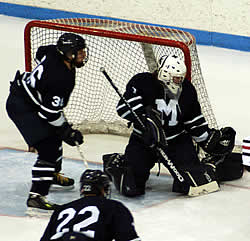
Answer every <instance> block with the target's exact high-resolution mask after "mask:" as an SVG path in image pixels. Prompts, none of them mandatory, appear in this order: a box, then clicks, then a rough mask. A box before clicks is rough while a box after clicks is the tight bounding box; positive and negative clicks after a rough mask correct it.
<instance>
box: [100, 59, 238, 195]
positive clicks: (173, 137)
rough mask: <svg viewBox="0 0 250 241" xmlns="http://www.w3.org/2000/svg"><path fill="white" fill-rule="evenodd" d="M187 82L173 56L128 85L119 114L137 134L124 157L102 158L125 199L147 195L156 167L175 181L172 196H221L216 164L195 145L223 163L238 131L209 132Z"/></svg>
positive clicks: (182, 70)
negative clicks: (162, 167) (201, 157)
mask: <svg viewBox="0 0 250 241" xmlns="http://www.w3.org/2000/svg"><path fill="white" fill-rule="evenodd" d="M185 77H186V66H185V62H184V60H183V59H181V58H179V57H177V56H175V55H171V56H162V58H161V59H160V60H159V63H158V70H157V71H155V72H154V73H149V72H146V73H139V74H136V75H135V76H134V77H132V79H131V80H130V81H129V82H128V84H127V86H126V91H125V93H124V95H123V98H121V99H120V101H119V103H118V105H117V113H118V115H120V116H121V117H122V118H124V119H126V120H128V121H130V122H131V123H133V132H132V134H131V136H130V139H129V143H128V145H127V147H126V150H125V154H124V155H120V154H113V155H104V156H103V161H104V170H105V171H106V172H107V173H108V174H109V175H110V176H111V178H112V180H113V181H114V183H115V186H116V188H117V189H118V190H119V191H120V192H121V193H122V194H123V195H126V196H138V195H142V194H144V193H145V185H146V182H147V180H148V178H149V175H150V170H151V169H152V168H153V166H154V165H155V163H157V162H159V163H162V164H163V165H165V166H166V167H167V168H168V170H169V171H170V173H171V175H172V176H173V178H174V183H173V191H174V192H179V193H184V194H187V195H190V196H197V195H200V194H203V193H210V192H214V191H218V190H219V184H218V177H217V172H216V165H215V162H214V161H210V162H209V161H208V159H206V161H202V162H201V161H200V160H199V158H198V154H197V150H196V148H195V144H194V143H196V144H197V145H198V146H200V147H202V148H203V149H204V151H205V152H207V153H209V154H211V155H212V156H216V157H220V159H221V160H223V161H224V162H225V161H226V159H227V156H228V155H230V153H231V152H232V149H233V147H234V141H235V131H234V130H233V129H232V128H231V127H226V128H222V129H221V130H215V129H210V128H209V127H208V124H207V122H206V120H205V118H204V116H203V114H202V113H201V107H200V104H199V101H198V98H197V93H196V90H195V88H194V86H193V85H192V83H191V82H190V81H189V80H188V79H186V78H185ZM217 159H218V158H217ZM239 172H241V170H239ZM239 175H240V174H239Z"/></svg>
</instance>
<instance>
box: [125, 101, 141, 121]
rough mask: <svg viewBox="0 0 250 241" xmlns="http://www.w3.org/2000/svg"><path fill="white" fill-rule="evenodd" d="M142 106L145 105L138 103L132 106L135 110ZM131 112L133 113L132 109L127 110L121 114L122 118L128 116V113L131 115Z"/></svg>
mask: <svg viewBox="0 0 250 241" xmlns="http://www.w3.org/2000/svg"><path fill="white" fill-rule="evenodd" d="M140 107H143V105H142V104H138V105H136V106H134V107H133V108H132V110H133V111H135V110H137V109H139V108H140ZM130 113H131V111H130V110H128V111H126V112H125V113H124V114H123V115H121V117H122V118H125V117H126V116H127V115H129V114H130Z"/></svg>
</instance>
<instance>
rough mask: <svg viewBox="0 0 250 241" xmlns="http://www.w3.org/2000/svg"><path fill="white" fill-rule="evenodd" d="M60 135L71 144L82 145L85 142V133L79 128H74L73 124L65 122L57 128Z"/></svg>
mask: <svg viewBox="0 0 250 241" xmlns="http://www.w3.org/2000/svg"><path fill="white" fill-rule="evenodd" d="M56 132H57V134H58V136H59V137H60V138H61V139H62V140H63V141H64V142H66V143H67V144H68V145H70V146H76V144H79V145H81V144H82V143H83V135H82V133H81V132H80V131H79V130H74V129H73V128H72V125H70V124H69V123H68V122H65V123H64V124H63V125H62V126H61V127H58V129H57V131H56Z"/></svg>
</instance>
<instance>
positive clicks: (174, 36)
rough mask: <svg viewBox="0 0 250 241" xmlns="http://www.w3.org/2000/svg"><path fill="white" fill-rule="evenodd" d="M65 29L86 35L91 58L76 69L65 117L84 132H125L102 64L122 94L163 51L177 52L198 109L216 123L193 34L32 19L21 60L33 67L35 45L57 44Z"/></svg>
mask: <svg viewBox="0 0 250 241" xmlns="http://www.w3.org/2000/svg"><path fill="white" fill-rule="evenodd" d="M64 32H74V33H77V34H80V35H82V36H83V38H85V40H86V43H87V46H88V48H89V61H88V63H87V64H86V66H85V67H83V68H80V69H77V78H76V85H75V89H74V91H73V93H72V95H71V98H70V101H69V103H68V106H67V107H66V108H65V115H66V117H67V118H68V120H69V122H71V123H73V124H74V125H75V126H76V127H78V128H79V129H80V130H81V131H82V132H83V133H85V134H86V133H109V134H118V135H128V134H129V133H130V129H128V128H127V123H126V121H125V120H123V119H121V118H120V117H119V116H118V115H117V113H116V105H117V103H118V100H119V96H118V95H117V94H116V92H115V91H114V89H113V88H112V87H111V86H110V84H109V82H108V81H107V80H106V79H105V78H104V76H103V74H102V73H101V72H100V71H99V70H100V68H101V67H104V68H105V69H106V71H107V72H108V73H109V75H110V76H111V78H112V79H113V82H114V83H115V85H116V86H117V88H118V89H119V90H120V92H121V93H123V92H124V91H125V87H126V84H127V82H128V81H129V80H130V78H131V77H132V76H133V75H135V74H136V73H139V72H145V71H150V72H152V71H154V70H155V69H156V67H157V65H156V60H157V59H158V58H159V57H161V56H162V55H168V54H175V55H178V56H179V57H181V58H182V59H184V60H185V63H186V65H187V78H188V79H189V80H190V81H192V83H193V84H194V86H195V88H196V90H197V93H198V98H199V101H200V103H201V108H202V112H203V114H204V116H205V118H206V120H207V122H208V124H209V126H210V127H214V128H215V127H217V122H216V119H215V116H214V113H213V110H212V108H211V104H210V101H209V98H208V94H207V90H206V86H205V82H204V80H203V77H202V73H201V68H200V63H199V58H198V53H197V49H196V41H195V38H194V36H193V35H191V34H190V33H188V32H184V31H181V30H177V29H170V28H165V27H158V26H153V25H147V24H137V23H132V22H126V21H116V20H106V19H90V18H74V19H53V20H46V21H31V22H29V23H28V24H27V25H26V28H25V64H26V71H31V70H32V69H33V68H34V67H35V66H36V62H35V61H34V59H35V53H36V50H37V49H38V47H39V46H41V45H49V44H56V42H57V40H58V38H59V37H60V35H61V34H63V33H64Z"/></svg>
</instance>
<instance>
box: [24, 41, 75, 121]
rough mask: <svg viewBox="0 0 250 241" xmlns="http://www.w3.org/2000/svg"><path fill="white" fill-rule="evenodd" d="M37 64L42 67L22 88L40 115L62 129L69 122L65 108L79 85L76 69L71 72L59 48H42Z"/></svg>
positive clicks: (36, 69) (38, 67)
mask: <svg viewBox="0 0 250 241" xmlns="http://www.w3.org/2000/svg"><path fill="white" fill-rule="evenodd" d="M36 60H37V62H38V65H37V66H36V68H35V69H34V70H33V71H32V72H31V74H30V75H29V77H28V78H25V79H23V80H22V85H23V87H24V89H25V91H26V92H27V94H28V95H29V97H30V98H31V100H32V101H33V102H34V103H35V105H36V106H37V113H38V115H39V116H40V117H41V118H43V119H46V120H47V121H48V122H49V123H50V124H51V125H53V126H61V125H62V124H63V123H64V122H65V121H66V120H65V118H64V115H63V108H64V107H65V106H66V105H67V103H68V101H69V97H70V95H71V92H72V91H73V89H74V85H75V69H72V70H69V69H68V68H67V66H66V65H65V64H64V62H63V59H62V57H61V55H60V53H59V52H58V51H57V50H56V46H55V45H49V46H41V47H39V49H38V51H37V53H36Z"/></svg>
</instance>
